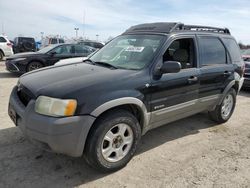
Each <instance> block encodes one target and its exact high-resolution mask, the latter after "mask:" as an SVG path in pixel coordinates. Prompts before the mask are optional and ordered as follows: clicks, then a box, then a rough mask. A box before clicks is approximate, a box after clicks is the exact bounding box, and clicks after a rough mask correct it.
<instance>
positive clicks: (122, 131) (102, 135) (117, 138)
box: [85, 110, 141, 172]
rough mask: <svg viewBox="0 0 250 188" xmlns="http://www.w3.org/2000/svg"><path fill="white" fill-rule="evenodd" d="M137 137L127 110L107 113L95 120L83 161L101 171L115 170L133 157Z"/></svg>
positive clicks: (136, 127)
mask: <svg viewBox="0 0 250 188" xmlns="http://www.w3.org/2000/svg"><path fill="white" fill-rule="evenodd" d="M140 137H141V128H140V125H139V123H138V121H137V119H136V118H135V117H134V116H133V115H132V114H131V113H130V112H128V111H125V110H118V111H110V112H109V113H107V114H105V115H104V116H102V117H101V118H100V119H98V120H97V122H96V123H95V125H94V127H93V128H92V130H91V132H90V135H89V136H88V140H87V145H86V148H85V158H86V160H87V162H88V163H89V164H90V165H91V166H93V167H95V168H97V169H99V170H102V171H106V172H109V171H116V170H118V169H120V168H122V167H124V166H126V164H127V163H128V162H129V161H130V159H131V158H132V157H133V156H134V153H135V151H136V148H137V145H138V142H139V140H140Z"/></svg>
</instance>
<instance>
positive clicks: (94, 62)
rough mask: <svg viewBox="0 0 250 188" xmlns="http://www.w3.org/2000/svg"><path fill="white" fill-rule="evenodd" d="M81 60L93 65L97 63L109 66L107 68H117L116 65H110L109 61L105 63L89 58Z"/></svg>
mask: <svg viewBox="0 0 250 188" xmlns="http://www.w3.org/2000/svg"><path fill="white" fill-rule="evenodd" d="M82 62H90V63H91V64H93V65H97V64H98V65H103V66H105V67H109V68H113V69H118V67H116V66H114V65H111V64H109V63H106V62H102V61H93V60H91V59H85V60H83V61H82Z"/></svg>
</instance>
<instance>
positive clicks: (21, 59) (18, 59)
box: [12, 58, 26, 61]
mask: <svg viewBox="0 0 250 188" xmlns="http://www.w3.org/2000/svg"><path fill="white" fill-rule="evenodd" d="M25 59H26V58H17V59H13V60H12V61H23V60H25Z"/></svg>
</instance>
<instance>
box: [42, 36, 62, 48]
mask: <svg viewBox="0 0 250 188" xmlns="http://www.w3.org/2000/svg"><path fill="white" fill-rule="evenodd" d="M63 43H65V41H64V39H63V38H58V37H45V38H44V39H43V40H42V41H41V48H44V47H46V46H49V45H51V44H63Z"/></svg>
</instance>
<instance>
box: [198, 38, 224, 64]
mask: <svg viewBox="0 0 250 188" xmlns="http://www.w3.org/2000/svg"><path fill="white" fill-rule="evenodd" d="M199 45H200V48H201V64H202V66H209V65H218V64H226V63H227V53H226V49H225V47H224V46H223V44H222V43H221V41H220V40H219V39H218V38H215V37H200V38H199Z"/></svg>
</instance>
